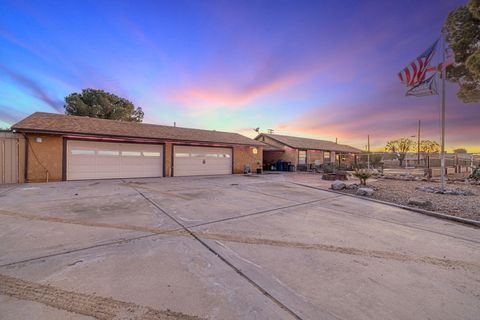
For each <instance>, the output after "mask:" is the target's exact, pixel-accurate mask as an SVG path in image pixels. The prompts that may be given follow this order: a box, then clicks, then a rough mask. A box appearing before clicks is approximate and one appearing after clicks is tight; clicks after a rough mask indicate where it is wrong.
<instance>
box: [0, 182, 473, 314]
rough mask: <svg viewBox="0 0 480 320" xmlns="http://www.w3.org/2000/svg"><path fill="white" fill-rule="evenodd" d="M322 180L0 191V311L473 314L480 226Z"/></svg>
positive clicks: (103, 184) (52, 185)
mask: <svg viewBox="0 0 480 320" xmlns="http://www.w3.org/2000/svg"><path fill="white" fill-rule="evenodd" d="M320 185H321V186H325V185H326V184H325V182H322V181H319V180H318V177H317V176H314V175H307V174H303V175H302V174H271V175H261V176H255V175H254V176H248V177H246V176H241V175H235V176H216V177H196V178H192V177H182V178H159V179H130V180H104V181H77V182H62V183H48V184H27V185H18V186H8V187H4V188H1V189H0V311H1V312H0V319H49V320H50V319H53V320H55V319H74V320H77V319H82V320H83V319H413V318H422V319H426V318H432V319H477V318H478V314H479V313H480V263H479V261H480V250H479V249H480V229H478V228H474V227H470V226H465V225H461V224H458V223H454V222H449V221H446V220H440V219H436V218H433V217H429V216H426V215H422V214H418V213H415V212H411V211H408V210H404V209H399V208H395V207H392V206H388V205H383V204H380V203H375V202H371V201H365V200H362V199H357V198H352V197H349V196H347V195H341V194H340V195H339V194H335V193H331V192H328V191H325V190H319V189H316V188H311V187H309V186H320ZM439 279H441V281H439Z"/></svg>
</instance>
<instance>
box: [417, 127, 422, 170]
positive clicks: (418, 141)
mask: <svg viewBox="0 0 480 320" xmlns="http://www.w3.org/2000/svg"><path fill="white" fill-rule="evenodd" d="M420 124H421V121H420V120H418V140H417V166H420Z"/></svg>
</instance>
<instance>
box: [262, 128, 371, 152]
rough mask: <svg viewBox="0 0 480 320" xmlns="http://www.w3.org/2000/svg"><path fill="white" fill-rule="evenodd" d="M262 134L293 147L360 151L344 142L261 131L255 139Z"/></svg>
mask: <svg viewBox="0 0 480 320" xmlns="http://www.w3.org/2000/svg"><path fill="white" fill-rule="evenodd" d="M262 135H263V136H265V137H269V138H271V139H273V140H276V141H278V142H280V143H282V144H284V145H286V146H289V147H291V148H294V149H306V150H325V151H337V152H348V153H361V152H362V150H360V149H357V148H354V147H352V146H349V145H346V144H337V143H335V142H333V141H326V140H317V139H309V138H301V137H292V136H284V135H279V134H268V133H261V134H260V135H259V136H258V137H256V138H255V139H259V138H260V137H261V136H262Z"/></svg>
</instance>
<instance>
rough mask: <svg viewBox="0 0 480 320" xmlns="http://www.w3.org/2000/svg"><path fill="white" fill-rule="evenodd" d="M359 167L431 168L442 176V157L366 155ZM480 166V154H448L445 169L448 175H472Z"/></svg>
mask: <svg viewBox="0 0 480 320" xmlns="http://www.w3.org/2000/svg"><path fill="white" fill-rule="evenodd" d="M357 165H358V167H360V168H367V167H368V166H370V168H377V169H397V170H401V169H406V170H408V169H422V170H423V169H425V168H431V169H432V170H433V172H434V175H437V174H438V175H439V174H440V167H441V162H440V155H439V154H438V153H434V154H426V153H421V154H420V155H418V154H417V153H408V154H406V155H405V154H397V153H387V152H384V153H370V154H367V153H364V154H361V155H359V156H358V159H357ZM479 165H480V154H446V155H445V167H446V168H447V169H446V171H447V173H448V174H451V173H470V172H471V171H472V167H477V166H479Z"/></svg>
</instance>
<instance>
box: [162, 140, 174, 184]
mask: <svg viewBox="0 0 480 320" xmlns="http://www.w3.org/2000/svg"><path fill="white" fill-rule="evenodd" d="M163 152H165V163H164V164H163V165H164V166H165V177H171V176H172V152H173V146H172V143H170V142H166V143H165V147H164V150H163Z"/></svg>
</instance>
